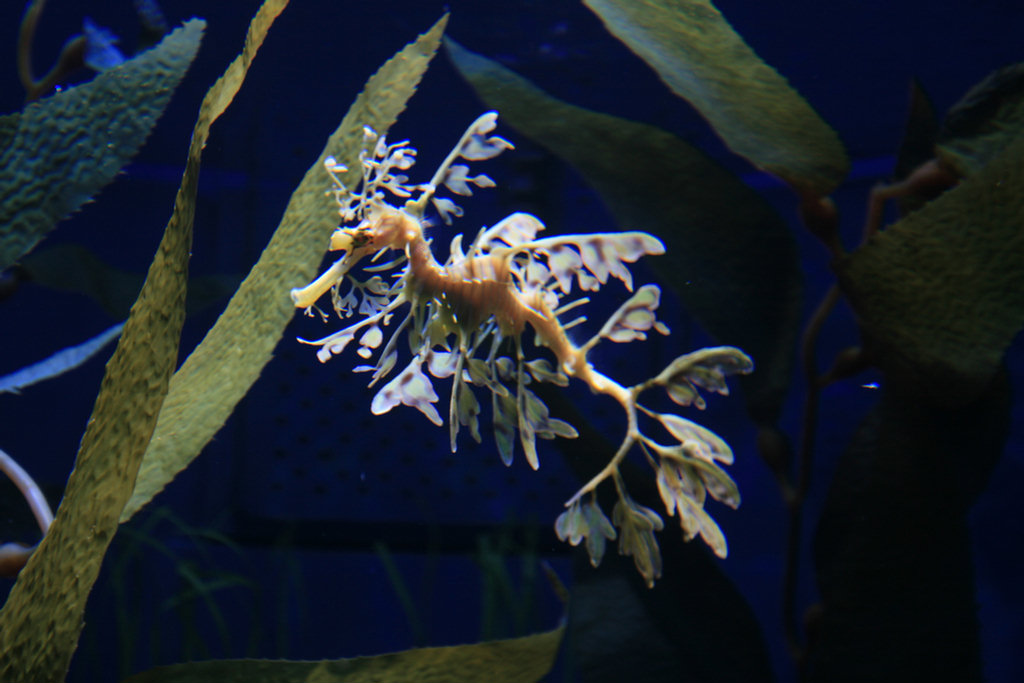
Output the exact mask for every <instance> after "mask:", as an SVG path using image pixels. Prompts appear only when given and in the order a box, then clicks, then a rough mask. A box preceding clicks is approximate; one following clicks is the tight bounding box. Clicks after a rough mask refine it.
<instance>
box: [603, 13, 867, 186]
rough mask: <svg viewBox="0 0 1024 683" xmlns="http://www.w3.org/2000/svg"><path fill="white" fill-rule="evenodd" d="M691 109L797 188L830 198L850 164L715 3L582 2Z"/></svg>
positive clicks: (831, 134)
mask: <svg viewBox="0 0 1024 683" xmlns="http://www.w3.org/2000/svg"><path fill="white" fill-rule="evenodd" d="M584 4H585V5H586V6H587V7H589V8H590V9H591V10H592V11H593V12H594V13H595V14H597V15H598V16H599V17H600V18H601V20H602V21H603V22H604V24H605V26H606V27H607V28H608V30H609V31H610V32H611V33H612V35H614V36H615V37H616V38H618V39H619V40H621V41H622V42H623V43H625V44H626V46H627V47H629V49H630V50H632V51H633V52H634V53H636V54H637V56H639V57H640V58H641V59H643V60H644V61H645V62H647V64H648V65H649V66H650V67H651V68H652V69H654V71H655V72H656V73H657V74H658V76H659V77H660V78H661V80H662V81H663V82H664V83H665V85H667V86H668V87H669V88H670V89H671V90H672V92H674V93H675V94H677V95H679V96H680V97H682V98H683V99H685V100H686V101H687V102H689V103H690V104H692V105H693V106H694V107H695V108H696V109H697V111H699V112H700V114H701V116H703V117H704V118H705V119H706V120H707V121H708V123H710V124H711V125H712V126H713V127H714V129H715V132H717V133H718V135H719V137H721V138H722V140H724V141H725V143H726V144H727V145H728V146H729V148H730V149H732V151H733V152H735V153H736V154H739V155H740V156H742V157H744V158H745V159H747V160H748V161H750V162H751V163H752V164H754V165H755V166H757V167H759V168H762V169H764V170H765V171H768V172H769V173H773V174H775V175H777V176H779V177H780V178H782V179H783V180H785V181H786V182H787V183H789V184H790V185H792V186H793V187H794V188H796V189H797V190H798V191H801V192H807V193H810V194H814V195H821V196H824V195H827V194H829V193H830V192H832V191H833V190H834V189H835V188H836V187H837V186H838V185H839V183H840V182H841V181H842V180H843V178H844V177H845V176H846V173H847V171H848V170H849V160H848V159H847V157H846V151H845V150H844V148H843V145H842V143H841V142H840V141H839V138H838V136H837V135H836V134H835V131H833V130H832V128H830V127H829V126H828V124H826V123H825V122H824V121H823V120H822V119H821V118H820V117H819V116H818V114H817V113H816V112H815V111H814V109H813V108H811V106H810V105H809V104H808V103H807V102H806V100H804V99H803V98H802V97H801V96H800V95H799V94H798V93H797V92H796V91H795V90H794V89H793V88H792V86H790V85H789V83H788V82H787V81H786V79H785V78H784V77H782V76H781V75H779V73H778V72H777V71H775V69H773V68H772V67H770V66H768V65H767V64H765V63H764V62H763V61H762V60H761V58H760V57H758V56H757V54H756V53H755V52H754V51H753V50H752V49H751V48H750V46H749V45H747V44H746V42H744V40H743V38H742V37H740V35H739V34H737V33H736V32H735V31H734V30H733V28H732V27H731V26H730V25H729V22H728V21H726V19H725V18H724V17H723V16H722V14H721V13H720V12H719V11H718V9H716V8H715V6H714V5H713V4H712V3H711V2H710V0H585V1H584Z"/></svg>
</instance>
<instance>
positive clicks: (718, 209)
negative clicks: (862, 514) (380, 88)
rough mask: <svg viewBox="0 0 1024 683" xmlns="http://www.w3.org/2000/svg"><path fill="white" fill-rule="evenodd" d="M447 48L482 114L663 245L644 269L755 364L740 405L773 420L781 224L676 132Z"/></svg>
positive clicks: (784, 262)
mask: <svg viewBox="0 0 1024 683" xmlns="http://www.w3.org/2000/svg"><path fill="white" fill-rule="evenodd" d="M445 45H446V48H447V50H448V54H449V56H450V57H451V59H452V61H453V62H454V64H455V66H456V68H457V69H458V70H459V72H460V73H461V74H462V76H463V77H464V78H465V79H466V80H468V81H469V83H470V84H471V85H472V86H473V88H474V89H475V90H476V91H477V93H478V94H479V96H480V97H481V99H483V100H484V102H485V103H486V106H488V107H493V108H494V109H497V110H498V111H499V112H501V121H502V122H503V123H505V124H507V125H510V126H512V127H513V128H515V129H516V130H518V131H520V132H521V133H522V134H523V135H525V136H526V137H528V138H530V139H531V140H534V141H535V142H537V143H539V144H540V145H543V146H544V147H546V148H547V149H548V150H550V151H551V152H552V153H554V154H556V155H557V156H559V157H560V158H562V159H564V160H565V161H566V162H568V163H569V164H571V165H572V166H573V167H574V168H575V169H576V171H577V172H578V173H580V175H582V176H583V178H584V179H585V180H586V181H587V182H588V183H589V184H590V185H591V187H593V188H594V189H595V190H596V191H597V192H598V194H599V195H600V196H601V198H602V199H603V200H604V202H605V204H606V205H607V206H608V208H609V209H610V210H611V212H612V214H613V215H614V216H615V219H616V221H617V223H618V225H619V227H620V228H621V229H623V230H644V231H647V232H651V233H653V234H654V235H656V236H657V237H658V238H659V239H661V241H662V242H663V243H664V244H665V255H664V256H658V257H653V258H650V259H647V261H646V262H647V263H648V264H649V265H650V266H651V267H652V268H653V269H654V270H655V272H656V273H657V274H658V276H659V278H660V279H661V280H662V281H663V282H664V283H665V284H666V285H668V286H670V287H671V288H672V291H673V292H674V293H675V294H676V295H678V296H679V297H680V299H681V300H682V301H683V303H684V304H685V306H686V308H687V310H688V311H689V312H690V313H691V314H692V315H693V316H694V317H695V318H696V319H697V320H698V321H699V322H700V323H701V325H702V326H703V327H704V328H705V329H706V330H707V331H708V332H709V333H710V334H711V335H712V336H714V337H715V338H716V339H717V340H718V341H719V342H720V343H723V344H733V345H736V346H739V347H740V348H742V349H744V350H745V351H746V352H747V353H749V354H750V355H751V356H752V357H753V358H754V362H755V363H756V364H757V367H758V371H757V372H755V373H753V374H752V375H750V376H748V377H745V378H744V398H745V399H746V401H747V405H748V408H749V410H750V413H751V415H752V416H754V417H755V419H758V420H759V421H763V422H773V421H774V419H775V416H776V413H777V411H778V408H779V406H780V405H781V401H782V399H783V397H784V394H785V392H786V389H787V387H788V383H789V379H790V375H791V370H792V348H793V344H794V343H795V339H796V332H797V329H798V327H799V322H800V321H799V315H800V300H801V291H802V285H801V275H800V268H799V259H798V255H797V251H796V245H795V242H794V239H793V235H792V233H791V232H790V230H789V229H788V228H787V226H786V225H785V223H784V221H782V219H781V218H780V217H779V216H778V215H777V214H776V213H775V212H774V211H773V210H772V208H771V207H770V206H769V205H768V204H767V203H766V202H765V201H764V200H763V199H762V198H761V197H760V196H759V195H758V194H757V193H756V192H754V191H753V190H751V189H750V188H749V187H747V186H746V185H744V184H743V183H742V182H740V181H739V180H738V179H737V178H736V177H735V176H733V175H732V174H731V173H729V172H728V171H726V170H725V169H723V168H722V167H721V166H719V165H718V164H716V163H715V162H714V161H712V160H710V159H709V158H708V157H707V156H705V155H704V154H703V153H701V152H700V151H699V150H697V149H695V148H693V147H692V146H690V145H688V144H687V143H686V142H684V141H683V140H680V139H679V138H677V137H675V136H674V135H671V134H670V133H667V132H665V131H663V130H661V129H658V128H655V127H653V126H649V125H646V124H642V123H638V122H635V121H629V120H626V119H621V118H617V117H614V116H609V115H607V114H602V113H598V112H593V111H589V110H587V109H583V108H580V107H577V106H574V105H571V104H568V103H566V102H564V101H561V100H558V99H555V98H554V97H551V96H550V95H548V94H547V93H545V92H544V91H542V90H540V89H539V88H537V87H536V86H535V85H533V84H532V83H530V82H529V81H527V80H526V79H524V78H522V77H521V76H518V75H517V74H515V73H513V72H511V71H509V70H508V69H506V68H505V67H503V66H501V65H500V64H498V63H496V62H494V61H491V60H489V59H486V58H484V57H482V56H480V55H478V54H475V53H472V52H469V51H468V50H466V49H465V48H463V47H461V46H459V45H458V44H456V43H455V42H454V41H451V40H446V43H445Z"/></svg>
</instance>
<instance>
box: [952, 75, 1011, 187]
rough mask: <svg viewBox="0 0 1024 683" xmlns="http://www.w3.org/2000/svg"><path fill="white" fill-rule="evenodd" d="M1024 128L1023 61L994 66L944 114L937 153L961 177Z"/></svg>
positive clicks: (997, 150) (988, 158) (970, 172)
mask: <svg viewBox="0 0 1024 683" xmlns="http://www.w3.org/2000/svg"><path fill="white" fill-rule="evenodd" d="M1022 131H1024V63H1018V64H1011V65H1009V66H1005V67H1003V68H1001V69H997V70H996V71H994V72H992V73H991V74H989V75H988V76H986V77H985V78H984V79H983V80H982V81H981V82H980V83H978V84H977V85H975V86H974V87H973V88H971V89H970V90H968V91H967V93H966V94H965V95H964V96H963V97H962V98H961V99H960V101H959V102H957V103H956V104H954V105H953V107H952V108H951V109H950V110H949V112H948V113H947V114H946V120H945V122H944V123H943V126H942V132H941V133H940V136H939V140H938V144H937V145H936V147H935V152H936V155H937V156H938V157H939V158H940V159H942V161H944V162H945V163H946V164H948V165H949V166H951V167H952V168H954V169H955V170H956V171H957V173H959V174H960V175H962V176H968V175H971V174H973V173H977V172H978V171H979V170H981V169H982V168H984V166H985V164H987V163H988V162H989V160H990V159H992V158H993V157H995V156H996V155H997V154H999V152H1001V151H1002V150H1004V149H1006V147H1007V146H1008V145H1009V144H1010V143H1012V142H1013V139H1014V138H1016V137H1017V136H1019V135H1020V134H1021V132H1022Z"/></svg>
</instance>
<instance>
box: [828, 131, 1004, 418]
mask: <svg viewBox="0 0 1024 683" xmlns="http://www.w3.org/2000/svg"><path fill="white" fill-rule="evenodd" d="M836 270H837V272H838V275H839V281H840V285H841V286H842V289H843V291H844V292H845V293H846V295H847V296H848V298H849V300H850V303H851V305H852V306H853V309H854V311H855V312H856V314H857V316H858V318H859V320H860V325H861V329H862V331H863V334H864V337H865V344H866V347H867V348H868V349H869V350H870V351H871V353H872V358H873V359H874V361H875V362H876V363H877V364H878V365H879V366H880V367H881V368H882V369H883V370H884V371H886V373H887V374H888V375H889V377H890V379H892V380H894V381H898V382H899V383H900V384H901V385H902V386H905V387H910V388H913V391H914V393H915V394H916V395H918V396H919V397H921V398H926V399H927V400H928V401H930V402H933V403H938V404H944V405H957V404H961V403H966V402H968V401H970V400H972V399H973V398H975V397H977V396H978V395H979V394H980V393H981V392H982V391H983V390H984V389H985V387H986V386H987V385H988V383H989V382H990V381H991V379H992V377H993V376H994V374H995V372H996V370H997V369H998V368H999V365H1000V363H1001V361H1002V358H1003V355H1004V352H1005V351H1006V349H1007V347H1008V346H1009V345H1010V342H1011V341H1012V340H1013V338H1014V336H1015V335H1016V334H1017V333H1018V332H1019V331H1020V329H1021V327H1022V325H1024V138H1018V139H1017V140H1016V141H1015V142H1014V143H1013V144H1012V145H1010V146H1009V147H1007V148H1006V149H1005V150H1004V151H1003V152H1002V154H1000V155H999V156H997V157H996V158H995V159H993V160H992V161H991V162H990V163H989V164H988V165H987V166H985V167H984V168H983V169H982V170H980V171H978V172H977V173H975V174H973V175H971V176H970V177H969V178H967V179H966V180H964V181H963V183H962V184H960V185H959V186H958V187H956V188H954V189H952V190H950V191H949V192H947V193H945V194H944V195H942V196H941V197H939V198H938V199H936V200H934V201H932V202H930V203H929V204H926V205H925V206H924V207H922V208H921V209H919V210H918V211H916V212H914V213H912V214H910V215H908V216H907V217H906V218H904V219H902V220H900V221H899V222H897V223H895V224H894V225H892V226H891V227H889V228H888V229H886V230H885V231H884V232H880V233H878V234H876V235H874V236H873V237H872V238H871V239H870V240H869V241H868V242H867V243H866V244H864V245H863V246H862V247H860V248H859V249H857V251H855V252H853V253H852V254H850V255H849V256H846V257H844V258H842V259H840V260H839V261H838V262H837V263H836Z"/></svg>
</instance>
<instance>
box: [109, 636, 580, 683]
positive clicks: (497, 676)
mask: <svg viewBox="0 0 1024 683" xmlns="http://www.w3.org/2000/svg"><path fill="white" fill-rule="evenodd" d="M564 630H565V627H564V626H559V627H557V628H555V629H553V630H551V631H545V632H543V633H535V634H532V635H528V636H522V637H519V638H509V639H507V640H492V641H488V642H486V643H473V644H471V645H453V646H448V647H424V648H419V649H415V650H404V651H402V652H392V653H390V654H385V655H377V656H375V657H355V658H353V659H335V660H324V661H319V662H298V661H296V662H292V661H285V660H260V659H236V660H230V659H229V660H221V661H211V662H191V663H187V664H174V665H172V666H164V667H159V668H156V669H151V670H149V671H145V672H143V673H141V674H137V675H135V676H132V677H131V678H128V679H127V680H126V681H125V683H221V681H246V682H247V683H271V682H272V683H307V682H308V681H318V682H320V683H378V682H381V681H395V682H398V681H430V682H431V683H470V682H473V683H477V682H479V681H487V682H488V683H535V681H539V680H541V679H543V678H544V676H545V675H546V674H547V673H548V672H549V671H550V670H551V667H552V666H553V665H554V661H555V655H556V654H557V653H558V648H559V645H560V644H561V642H562V634H563V632H564Z"/></svg>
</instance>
